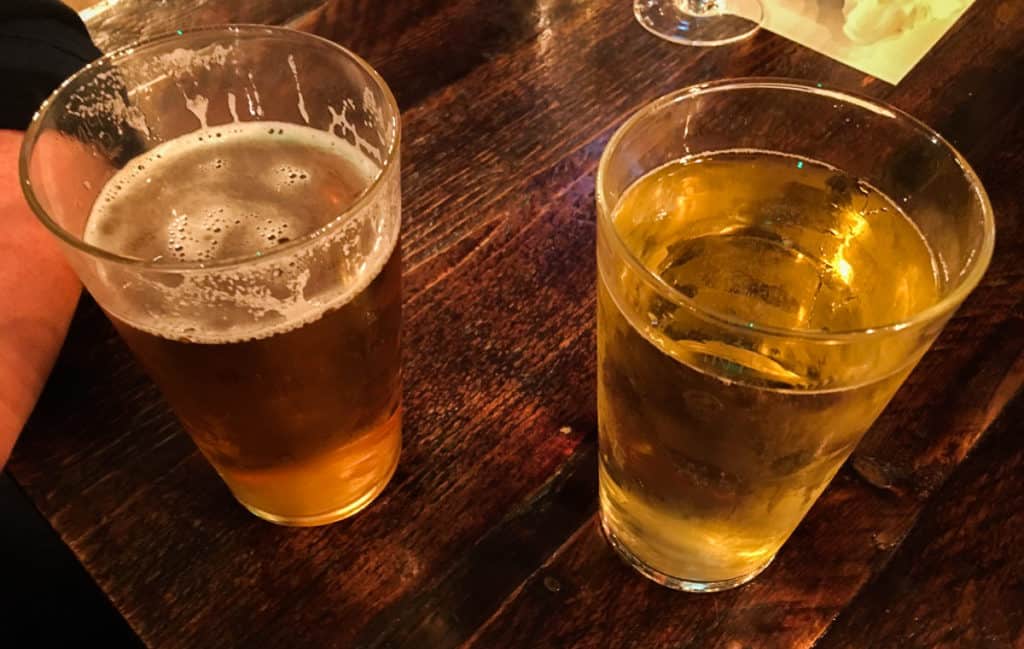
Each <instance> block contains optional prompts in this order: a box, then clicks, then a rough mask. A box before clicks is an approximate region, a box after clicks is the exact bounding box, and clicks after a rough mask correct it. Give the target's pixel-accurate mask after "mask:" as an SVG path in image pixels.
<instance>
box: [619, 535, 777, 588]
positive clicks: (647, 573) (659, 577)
mask: <svg viewBox="0 0 1024 649" xmlns="http://www.w3.org/2000/svg"><path fill="white" fill-rule="evenodd" d="M600 518H601V529H602V530H603V531H604V535H605V538H607V539H608V543H609V544H611V546H612V547H613V548H614V549H615V551H616V552H618V553H619V556H620V557H622V559H623V560H624V561H625V562H626V563H628V564H629V565H630V566H632V568H633V569H634V570H636V571H637V572H639V573H640V574H641V575H643V576H644V577H647V578H648V579H650V580H651V581H653V582H654V583H656V584H660V585H662V586H665V587H667V588H671V589H673V590H681V591H683V592H686V593H717V592H718V591H721V590H729V589H730V588H736V587H737V586H742V585H743V584H745V583H747V582H748V581H750V580H752V579H753V578H754V577H757V576H758V575H759V574H761V573H762V572H764V569H765V568H767V567H768V566H770V565H771V563H772V560H773V559H775V556H774V555H773V556H772V557H771V558H770V559H768V560H767V561H765V562H764V564H763V565H761V566H760V567H758V568H757V569H755V570H753V571H751V572H749V573H747V574H745V575H740V576H739V577H733V578H732V579H723V580H721V581H691V580H689V579H682V578H680V577H674V576H672V575H667V574H665V573H663V572H661V571H660V570H657V569H655V568H652V567H651V566H649V565H647V564H646V563H644V562H643V561H641V560H640V559H638V558H637V557H636V555H634V554H633V553H632V552H630V551H629V548H627V547H626V546H625V544H623V543H622V541H620V540H619V538H618V537H617V536H615V533H614V532H612V530H611V529H610V528H609V527H608V523H607V521H606V520H605V517H604V516H601V517H600Z"/></svg>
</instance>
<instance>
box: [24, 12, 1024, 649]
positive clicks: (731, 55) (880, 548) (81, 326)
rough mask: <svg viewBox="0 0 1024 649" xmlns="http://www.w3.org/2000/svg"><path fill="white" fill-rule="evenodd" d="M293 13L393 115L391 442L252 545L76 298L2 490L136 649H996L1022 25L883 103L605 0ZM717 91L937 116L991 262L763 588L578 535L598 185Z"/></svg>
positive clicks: (1023, 450)
mask: <svg viewBox="0 0 1024 649" xmlns="http://www.w3.org/2000/svg"><path fill="white" fill-rule="evenodd" d="M124 1H125V3H126V4H130V2H129V0H124ZM150 4H151V3H150ZM172 4H173V3H172ZM179 4H180V3H179ZM193 4H194V3H193ZM200 4H204V3H200ZM207 4H210V3H205V4H204V6H205V5H207ZM242 4H244V3H242ZM256 4H259V3H256ZM269 4H276V3H269ZM307 4H309V3H307ZM314 4H317V3H314ZM307 8H308V7H304V9H307ZM217 15H218V16H222V15H223V14H217ZM231 17H234V18H239V16H237V15H232V16H231ZM280 17H281V19H284V18H285V17H288V18H295V14H292V15H290V16H285V14H281V16H280ZM179 18H180V19H181V20H182V21H185V20H188V19H190V18H189V16H184V17H182V16H179ZM243 18H244V16H243ZM191 19H193V20H197V19H196V17H195V16H191ZM297 21H298V22H297V24H298V26H299V27H301V28H304V29H308V30H311V31H313V32H316V33H318V34H321V35H324V36H326V37H328V38H331V39H334V40H337V41H338V42H340V43H342V44H344V45H346V46H348V47H351V48H352V49H354V50H355V51H357V52H360V53H361V54H363V55H364V56H365V57H367V58H368V59H369V61H370V62H371V63H372V64H373V65H375V66H376V67H377V69H378V70H380V72H381V73H382V74H383V76H384V77H385V79H387V80H388V82H389V83H390V85H391V87H392V88H393V90H394V92H395V95H396V96H397V97H398V101H399V103H400V105H401V107H402V110H403V121H404V135H405V139H404V142H403V179H402V183H403V188H404V210H403V212H404V220H405V224H404V239H403V249H404V257H405V263H406V273H405V289H406V294H405V318H406V319H405V368H406V374H405V376H406V377H407V378H406V386H405V404H406V412H407V419H406V425H405V430H404V439H405V445H406V446H405V450H404V453H403V456H402V462H401V465H400V467H399V469H398V473H397V475H396V476H395V478H394V480H393V482H392V483H391V485H390V486H389V487H388V489H387V490H386V491H385V493H384V494H383V495H382V496H381V498H380V499H379V500H377V501H376V502H375V503H374V504H373V505H372V506H371V507H370V508H369V509H368V510H366V511H365V512H364V513H362V514H360V515H359V516H357V517H355V518H354V519H351V520H348V521H344V522H341V523H338V524H335V525H331V526H328V527H323V528H316V529H306V530H297V529H287V528H281V527H276V526H274V525H270V524H267V523H264V522H262V521H260V520H258V519H256V518H254V517H252V516H251V515H250V514H248V513H247V512H246V511H244V510H243V509H242V508H241V507H239V506H238V505H236V503H235V502H234V500H233V499H232V497H231V496H230V494H229V493H228V491H227V489H226V488H225V487H224V486H223V485H222V483H221V482H220V480H219V479H218V478H217V476H216V475H215V474H214V472H213V470H212V469H211V468H210V467H209V466H208V465H207V464H206V462H205V461H204V460H203V459H202V458H201V457H200V456H199V454H198V453H197V451H196V450H195V448H194V446H193V445H192V443H191V442H190V441H189V439H188V438H187V437H186V436H185V435H184V433H183V432H182V430H181V428H180V426H179V425H178V423H177V422H176V421H175V419H174V418H173V416H172V415H171V414H170V413H169V412H168V410H167V408H166V407H165V405H164V404H163V402H162V401H161V400H160V397H159V395H158V393H157V391H156V389H155V388H154V387H153V385H152V384H151V383H150V381H149V380H148V379H147V378H146V377H145V376H144V375H143V373H142V371H141V370H140V369H139V368H138V367H137V366H136V364H135V363H134V362H133V360H132V359H131V357H130V356H129V354H128V352H127V350H126V348H125V347H124V345H123V344H122V343H121V342H120V341H119V340H118V338H117V337H116V336H115V335H114V332H113V331H112V329H111V327H110V326H109V325H108V324H107V322H106V321H105V320H104V319H103V317H102V316H101V315H100V314H99V313H98V311H97V309H96V307H95V306H94V304H93V303H92V302H91V301H90V300H88V299H86V300H83V303H82V305H81V308H80V309H79V312H78V314H77V316H76V320H75V322H74V323H73V326H72V330H71V334H70V336H69V339H68V342H67V345H66V348H65V350H64V353H63V355H62V357H61V359H60V361H59V364H58V367H57V368H56V370H55V372H54V374H53V377H52V379H51V381H50V384H49V386H48V389H47V391H46V394H45V396H44V398H43V399H42V401H41V402H40V404H39V407H38V409H37V412H36V414H35V416H34V418H33V419H32V421H31V422H30V425H29V426H28V428H27V429H26V431H25V434H24V437H23V439H22V441H21V443H20V445H19V446H18V448H17V449H16V452H15V455H14V457H13V459H12V461H11V463H10V465H9V472H10V475H11V476H13V478H14V480H15V481H16V482H17V483H18V485H20V487H21V488H22V489H23V490H24V492H25V493H26V494H27V495H28V497H29V498H31V500H32V502H33V503H34V504H35V506H36V507H37V508H38V509H39V511H40V512H41V513H42V514H43V515H44V516H45V518H46V519H47V520H48V521H49V523H50V524H51V525H52V527H53V529H54V530H56V533H57V534H58V535H59V536H60V538H61V539H62V540H63V541H64V543H66V544H67V545H68V546H69V547H70V548H71V550H72V551H73V552H74V554H75V556H76V557H77V559H78V561H80V562H81V565H82V566H84V568H85V570H86V571H87V572H88V574H89V576H90V577H91V579H92V580H94V581H95V583H96V584H98V586H99V587H100V588H101V589H102V591H103V592H104V593H105V594H106V595H107V597H109V599H110V601H111V602H112V604H113V606H114V607H116V609H117V611H119V612H120V614H121V615H123V616H124V618H125V619H126V620H127V622H128V624H129V625H130V626H131V628H132V629H133V630H134V632H135V633H136V634H137V635H138V637H139V638H140V639H141V640H142V641H143V642H144V643H145V644H146V645H149V646H153V647H201V648H203V649H215V648H219V647H288V648H297V647H318V648H319V647H359V648H365V649H370V648H384V647H389V648H390V647H410V648H417V649H421V648H444V647H466V648H474V649H491V648H496V647H516V648H518V647H552V648H555V647H593V648H599V647H600V648H618V647H642V648H645V649H657V648H669V647H672V648H677V647H678V648H682V647H694V648H698V647H699V648H710V647H720V648H722V649H743V648H748V647H749V648H761V647H785V648H789V647H811V646H814V647H817V648H821V649H838V648H841V647H842V648H846V647H849V648H861V647H881V648H890V647H967V648H975V647H977V648H990V647H992V648H994V647H1024V551H1022V549H1021V548H1022V547H1024V443H1022V439H1024V437H1022V430H1021V425H1020V423H1019V422H1020V421H1021V420H1022V418H1024V398H1022V397H1020V396H1018V392H1019V388H1020V386H1021V383H1022V380H1024V353H1022V352H1024V318H1022V316H1024V307H1022V300H1021V298H1022V296H1024V264H1022V257H1021V252H1020V251H1021V250H1022V245H1024V232H1022V230H1021V220H1022V218H1024V212H1022V208H1021V195H1022V194H1021V189H1022V181H1021V169H1022V168H1024V3H1022V2H1020V0H978V2H977V3H976V4H975V6H974V7H973V8H972V9H970V11H969V12H968V13H967V14H966V16H965V17H964V18H963V19H962V20H961V21H960V23H959V24H958V25H957V26H956V27H955V28H954V29H953V31H952V32H951V33H950V34H948V35H947V36H946V37H945V38H944V39H943V40H942V41H941V42H940V43H939V44H938V46H937V47H936V48H935V49H934V50H933V51H932V52H931V53H930V54H929V55H928V57H927V58H926V59H925V60H924V61H923V62H922V63H921V64H920V65H918V67H917V68H916V69H915V70H914V71H913V72H912V73H911V74H910V75H909V76H908V77H907V78H906V79H905V80H904V81H903V83H901V84H900V85H899V86H898V87H893V86H890V85H888V84H886V83H883V82H880V81H877V80H875V79H872V78H870V77H866V76H865V75H864V74H862V73H859V72H857V71H855V70H852V69H850V68H847V67H845V66H843V65H840V64H837V63H835V62H833V61H831V60H829V59H827V58H825V57H823V56H821V55H819V54H816V53H814V52H812V51H810V50H808V49H806V48H804V47H801V46H799V45H797V44H794V43H792V42H789V41H787V40H784V39H782V38H779V37H777V36H774V35H772V34H770V33H766V32H762V33H760V34H758V35H756V36H755V37H754V38H753V39H751V40H748V41H746V42H743V43H741V44H738V45H734V46H729V47H721V48H712V49H698V48H688V47H682V46H675V45H671V44H669V43H666V42H662V41H660V40H657V39H655V38H654V37H652V36H650V35H649V34H647V33H646V32H644V31H643V30H642V29H641V28H640V27H639V25H637V24H636V22H635V21H634V20H633V18H632V16H631V13H630V3H629V2H628V1H627V0H587V1H577V2H573V1H560V0H530V1H527V0H509V1H508V2H500V3H499V2H483V1H477V0H453V1H449V2H444V1H441V0H406V1H404V2H378V1H370V0H365V1H344V0H338V1H337V2H326V3H319V4H318V6H315V7H312V10H311V11H309V12H308V13H305V14H303V15H301V16H299V17H298V18H297ZM115 23H116V21H115ZM161 24H163V23H161ZM167 24H171V23H170V22H168V23H167ZM182 25H183V26H185V25H184V23H182ZM108 35H109V34H108ZM746 75H771V76H787V77H797V78H803V79H810V80H814V81H820V82H822V83H824V84H826V85H828V86H831V87H836V88H841V89H850V90H855V91H858V92H861V93H865V94H867V95H870V96H873V97H878V98H881V99H884V100H886V101H889V102H892V103H893V104H895V105H896V106H899V107H900V108H903V109H904V110H906V111H909V112H910V113H912V114H914V115H916V116H918V117H919V118H921V119H922V120H924V121H925V122H927V123H928V124H930V125H932V126H933V127H934V128H936V129H937V130H938V131H939V132H940V133H942V134H943V135H944V136H946V137H947V138H949V139H950V140H951V141H952V142H953V143H954V144H955V145H956V146H957V147H958V148H959V149H960V150H961V151H962V152H963V153H964V154H965V155H966V157H967V158H968V159H969V160H970V162H971V164H972V165H973V166H974V168H975V169H976V170H977V172H978V173H979V174H980V176H981V178H982V180H983V181H984V184H985V186H986V187H987V189H988V191H989V193H990V195H991V199H992V203H993V206H994V208H995V211H996V217H997V222H998V243H997V250H996V254H995V258H994V259H993V261H992V266H991V268H990V270H989V272H988V274H987V276H986V277H985V279H984V281H983V282H982V284H981V286H980V287H979V288H978V289H977V291H976V292H975V293H974V294H973V295H972V296H971V298H970V299H969V300H968V301H967V303H966V304H965V305H964V306H963V307H962V308H961V309H960V311H959V313H958V314H957V315H956V316H955V318H954V319H953V320H952V321H951V322H950V323H949V325H948V326H947V327H946V330H945V332H944V333H943V334H942V336H941V337H940V338H939V340H938V341H937V342H936V344H935V346H934V349H933V350H932V351H931V352H930V353H929V354H928V355H927V356H926V357H925V358H924V360H923V361H922V362H921V364H920V366H919V367H918V369H917V370H916V371H915V372H914V374H913V375H912V376H911V377H910V379H909V380H908V381H907V383H906V385H905V386H904V387H903V389H902V390H901V391H900V393H899V394H898V395H897V397H896V398H895V400H894V401H893V402H892V404H891V405H890V406H889V408H888V410H887V411H886V412H885V414H884V415H883V416H882V417H881V419H880V420H879V421H878V423H877V424H876V425H875V427H874V429H873V430H872V431H871V433H870V434H869V436H868V438H867V439H866V440H865V443H864V444H863V445H862V446H861V448H860V450H858V452H857V455H856V457H855V459H854V460H852V461H851V462H850V463H849V464H848V465H847V466H846V467H845V468H844V469H843V470H842V471H841V472H840V474H839V476H838V477H837V478H836V480H835V482H834V483H833V484H832V486H831V487H829V489H828V490H827V491H826V492H825V494H824V495H823V496H822V498H821V500H820V501H819V502H818V503H817V505H815V507H814V508H813V510H812V511H811V512H810V514H809V515H808V517H807V519H806V520H805V521H804V523H803V524H802V525H801V526H800V528H799V529H798V530H797V532H796V533H795V534H794V536H793V537H792V538H791V540H790V541H789V542H788V543H787V544H786V546H785V547H784V548H783V550H782V552H781V554H780V555H779V557H778V559H777V560H776V562H775V563H774V565H772V566H771V567H770V568H769V569H768V570H767V571H766V572H765V573H764V574H763V575H762V576H761V577H759V578H758V579H757V580H756V581H754V582H753V583H751V584H750V585H748V586H746V587H743V588H740V589H737V590H733V591H729V592H725V593H720V594H716V595H686V594H681V593H676V592H673V591H669V590H666V589H663V588H660V587H658V586H655V585H654V584H652V583H650V582H648V581H646V580H644V579H642V578H641V577H639V576H638V575H637V574H636V573H634V572H633V571H632V570H630V569H629V568H627V567H626V566H625V565H624V564H623V563H622V562H621V561H619V559H618V558H617V557H616V556H615V554H614V553H613V552H612V550H611V549H610V548H609V547H608V545H607V543H606V542H605V540H604V539H603V538H602V536H601V534H600V531H599V528H598V526H597V524H596V522H595V519H596V508H597V470H596V420H595V404H594V384H595V352H594V349H595V346H594V285H595V263H594V207H593V202H594V199H593V193H594V170H595V165H596V163H597V160H598V157H599V155H600V153H601V150H602V149H603V148H604V145H605V143H606V142H607V140H608V137H609V136H610V134H611V133H612V131H613V130H614V129H615V128H616V127H617V126H618V125H619V124H621V123H622V121H623V120H624V119H625V117H626V116H627V115H629V114H630V113H632V112H633V111H635V110H636V109H637V108H638V107H639V106H641V105H642V104H644V103H646V102H648V101H650V100H651V99H653V98H655V97H657V96H659V95H662V94H664V93H666V92H669V91H670V90H673V89H676V88H679V87H682V86H685V85H688V84H692V83H697V82H701V81H707V80H711V79H718V78H722V77H737V76H746Z"/></svg>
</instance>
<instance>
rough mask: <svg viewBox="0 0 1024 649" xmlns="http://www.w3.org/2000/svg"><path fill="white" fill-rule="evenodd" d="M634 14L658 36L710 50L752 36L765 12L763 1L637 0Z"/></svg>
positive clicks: (647, 28)
mask: <svg viewBox="0 0 1024 649" xmlns="http://www.w3.org/2000/svg"><path fill="white" fill-rule="evenodd" d="M633 14H634V15H635V16H636V19H637V21H639V22H640V24H641V25H642V26H643V28H644V29H646V30H647V31H649V32H651V33H652V34H654V35H655V36H660V37H661V38H664V39H666V40H669V41H672V42H674V43H682V44H685V45H697V46H703V47H711V46H715V45H726V44H728V43H735V42H736V41H740V40H743V39H744V38H748V37H749V36H751V35H752V34H753V33H754V32H756V31H757V30H758V29H759V28H760V27H761V22H762V20H763V18H764V9H763V8H762V7H761V2H760V0H703V1H701V0H634V2H633Z"/></svg>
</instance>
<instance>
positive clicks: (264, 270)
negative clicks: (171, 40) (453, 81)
mask: <svg viewBox="0 0 1024 649" xmlns="http://www.w3.org/2000/svg"><path fill="white" fill-rule="evenodd" d="M271 135H273V137H274V142H275V144H273V145H272V146H270V147H268V146H267V142H268V137H270V136H271ZM281 136H284V139H283V140H280V141H278V140H277V138H278V137H281ZM277 142H280V143H279V144H277ZM240 143H241V144H246V143H252V144H260V145H261V146H262V147H263V149H260V152H261V153H262V154H263V156H262V157H261V156H260V155H243V153H246V154H248V152H249V151H250V149H246V148H238V147H237V145H238V144H240ZM295 145H298V146H295ZM225 146H227V147H231V146H235V149H234V150H233V151H234V152H232V150H229V149H225V148H223V147H225ZM289 147H290V149H289ZM289 151H292V154H291V157H290V158H289V157H288V155H286V154H288V152H289ZM317 151H319V152H320V153H319V154H317V153H316V152H317ZM278 153H280V155H278ZM317 155H320V158H317ZM324 156H327V157H324ZM263 158H266V159H263ZM318 160H319V161H318ZM338 168H341V169H343V170H344V169H348V170H349V171H347V172H345V173H348V174H349V176H348V177H349V178H360V179H361V180H359V181H358V183H357V185H356V186H353V188H352V189H351V190H346V191H347V192H348V193H346V191H340V193H339V191H334V190H338V188H339V183H338V182H337V180H338V178H336V177H328V176H325V175H324V171H323V170H324V169H338ZM379 173H380V168H379V166H378V165H376V164H375V163H374V161H373V160H371V159H369V158H368V157H367V156H366V155H365V154H364V153H362V152H361V151H359V150H358V149H357V148H356V147H355V146H353V145H352V144H350V143H348V142H347V141H345V140H342V139H339V138H337V137H334V136H332V135H330V134H328V133H325V132H323V131H319V130H314V129H311V128H309V127H304V126H296V125H290V124H281V123H273V122H250V123H244V124H243V123H239V124H236V125H231V126H230V127H229V128H224V127H216V128H210V129H204V130H200V131H196V132H194V133H191V134H189V135H186V136H182V137H180V138H177V139H175V140H172V141H170V142H167V143H165V144H163V145H161V146H160V147H158V148H156V149H154V150H152V151H150V152H148V153H146V154H144V155H143V156H141V157H140V158H138V159H136V160H133V161H131V162H130V163H129V164H128V165H126V167H125V168H124V169H122V170H121V171H120V172H119V173H118V174H116V175H115V176H114V177H113V178H112V179H111V180H110V181H108V183H107V185H106V186H105V187H104V188H103V190H102V191H101V192H100V195H99V197H98V198H97V200H96V203H95V204H94V206H93V211H92V214H91V215H90V218H89V221H88V223H87V224H86V228H85V233H84V235H83V238H84V239H85V240H86V241H88V242H89V243H92V244H93V245H97V246H99V247H102V248H105V249H108V250H111V251H112V252H116V253H118V254H122V255H130V256H134V257H141V258H145V259H150V260H154V261H156V262H157V263H158V264H168V266H167V272H166V273H163V274H162V275H161V274H160V273H159V272H158V273H152V275H154V276H155V278H150V277H149V276H147V275H146V274H139V276H138V277H135V278H133V280H134V281H135V282H136V283H137V284H139V285H141V286H142V287H143V288H144V290H145V291H147V292H150V293H152V299H147V301H148V302H149V304H145V305H141V304H139V303H138V302H139V300H137V299H134V300H133V301H132V302H131V303H125V304H118V305H117V306H116V307H110V310H111V311H112V312H113V313H114V315H116V316H117V317H118V318H120V319H122V320H124V321H126V322H128V323H130V324H132V325H133V326H135V327H137V328H139V329H142V330H144V331H148V332H150V333H152V334H154V335H158V336H162V337H168V338H177V339H182V338H184V339H188V340H193V341H195V342H205V343H224V342H238V341H242V340H250V339H255V338H263V337H267V336H271V335H274V334H277V333H282V332H284V331H288V330H291V329H294V328H297V327H300V326H303V325H304V324H306V323H308V322H311V321H314V320H316V319H318V318H320V317H321V315H322V314H323V313H324V312H325V311H327V310H329V309H333V308H336V307H339V306H341V305H343V304H344V303H346V302H347V301H349V300H350V299H351V298H352V297H353V296H354V295H356V294H358V293H359V292H360V291H362V290H364V289H365V288H366V286H367V285H368V284H369V283H370V282H371V281H372V280H373V279H374V278H375V277H376V276H377V275H378V274H379V273H380V271H381V269H382V268H383V266H384V264H385V263H386V262H387V260H388V259H389V258H390V256H391V254H392V252H393V251H394V248H395V246H396V244H397V239H398V228H399V220H398V218H392V219H383V220H386V221H389V222H388V223H384V224H382V223H380V221H382V219H379V218H378V215H379V214H380V213H389V212H388V209H387V208H383V207H381V208H379V209H377V210H375V211H374V212H373V213H372V214H371V213H370V212H369V210H362V212H361V213H358V214H352V215H347V217H346V218H347V220H346V221H345V222H344V223H342V224H340V225H338V224H331V225H330V227H325V226H326V225H327V224H328V223H330V221H332V220H333V217H334V216H336V215H337V214H341V213H342V212H344V211H345V209H346V208H347V207H348V206H349V205H350V204H351V200H353V198H354V196H355V195H357V194H358V191H360V190H361V188H362V187H365V185H366V184H368V183H369V182H372V180H373V179H374V178H375V177H376V176H377V175H378V174H379ZM243 181H244V182H243ZM300 189H301V190H302V191H297V190H300ZM328 190H330V191H328ZM335 194H337V196H335ZM346 196H347V197H348V198H346ZM330 200H334V201H335V202H334V203H331V202H330ZM393 200H395V201H397V200H398V199H397V193H396V194H395V196H394V197H393ZM304 209H305V210H306V212H303V210H304ZM390 209H391V213H394V212H397V210H398V206H397V204H395V205H394V206H393V207H391V208H390ZM332 210H337V211H336V212H335V211H332ZM168 212H169V213H168ZM311 215H312V216H319V217H320V221H314V220H311ZM395 216H396V217H397V214H396V215H395ZM153 223H157V224H158V226H157V227H156V228H154V227H153ZM140 224H142V225H140ZM382 227H383V230H382ZM314 231H315V232H319V233H320V236H319V237H318V238H317V239H315V240H314V241H313V242H312V243H310V244H309V245H303V246H300V247H298V248H296V249H295V250H294V251H291V252H289V253H285V254H278V255H274V256H271V257H268V258H266V259H262V260H258V261H254V262H247V263H246V264H242V265H238V266H230V267H223V268H212V269H204V268H193V269H190V270H187V271H186V270H182V271H178V272H174V271H175V269H174V268H173V264H175V263H200V264H204V263H209V262H216V261H218V260H221V259H227V258H236V257H239V256H250V255H252V256H255V257H256V258H259V257H260V256H261V255H262V254H263V252H264V251H273V249H274V248H275V247H277V246H280V245H282V244H286V243H288V242H290V241H292V240H293V239H295V238H298V237H301V236H304V235H307V234H309V233H311V232H314ZM367 245H369V247H367ZM349 255H352V259H351V260H349V259H348V257H349ZM317 258H329V259H334V260H335V261H333V262H331V263H334V264H336V265H338V266H339V270H338V272H339V273H340V274H339V275H338V276H337V277H336V278H335V279H334V280H327V281H326V284H325V280H324V278H323V277H316V278H314V275H316V273H318V272H321V271H319V270H318V269H320V268H321V267H322V266H323V264H322V263H318V262H316V261H315V260H316V259H317ZM159 268H160V266H157V269H159ZM332 272H334V271H332ZM321 274H322V272H321ZM170 276H173V277H174V278H175V281H169V279H168V277H170ZM339 278H340V279H339ZM318 282H319V284H318ZM110 283H111V284H112V285H115V284H118V283H119V282H118V281H115V280H114V278H113V276H111V277H110ZM120 283H122V284H123V280H120ZM314 285H315V287H314ZM325 286H326V288H325ZM314 288H315V290H314ZM123 302H128V300H123ZM197 303H198V304H210V305H218V306H217V307H216V308H214V309H211V313H212V314H213V315H212V316H211V317H213V320H211V321H209V322H207V321H203V322H199V323H197V321H196V317H195V316H194V314H193V313H191V312H190V311H194V309H192V308H190V307H191V306H193V305H195V304H197ZM154 305H156V307H157V308H154ZM220 305H223V307H222V306H220ZM104 306H105V307H109V306H110V305H108V304H106V302H105V304H104ZM225 314H234V315H231V316H230V317H229V316H228V315H225Z"/></svg>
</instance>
